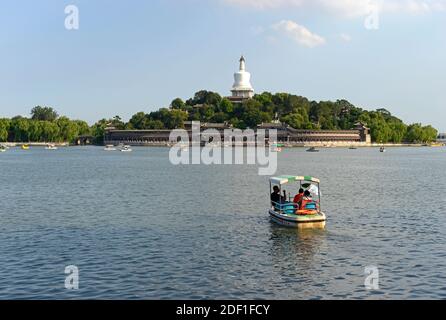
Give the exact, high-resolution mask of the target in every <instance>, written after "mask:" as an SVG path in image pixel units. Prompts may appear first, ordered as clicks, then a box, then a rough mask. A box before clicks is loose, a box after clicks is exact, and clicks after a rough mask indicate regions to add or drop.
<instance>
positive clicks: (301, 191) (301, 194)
mask: <svg viewBox="0 0 446 320" xmlns="http://www.w3.org/2000/svg"><path fill="white" fill-rule="evenodd" d="M303 197H304V189H302V188H300V189H299V193H298V194H296V196H295V197H294V200H293V202H294V203H296V204H299V203H300V202H301V201H302V199H303Z"/></svg>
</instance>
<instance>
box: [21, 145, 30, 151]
mask: <svg viewBox="0 0 446 320" xmlns="http://www.w3.org/2000/svg"><path fill="white" fill-rule="evenodd" d="M21 148H22V150H29V145H28V144H22V147H21Z"/></svg>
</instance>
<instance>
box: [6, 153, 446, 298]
mask: <svg viewBox="0 0 446 320" xmlns="http://www.w3.org/2000/svg"><path fill="white" fill-rule="evenodd" d="M168 152H169V150H168V149H167V148H135V149H134V152H133V153H128V154H126V153H121V152H104V151H103V150H102V148H99V147H85V148H67V149H60V150H58V151H46V150H44V149H43V148H32V149H31V150H29V151H22V150H19V149H18V148H15V149H11V150H9V151H8V152H6V153H2V154H0V177H1V183H0V195H1V198H0V221H1V222H0V244H1V245H0V299H6V298H10V299H52V298H54V299H66V298H68V299H90V298H95V299H97V298H103V299H118V298H121V299H159V298H162V299H202V298H207V299H324V298H325V299H328V298H333V299H345V298H353V299H392V298H409V299H420V298H436V299H445V298H446V252H445V249H446V236H445V226H446V194H445V191H446V149H444V148H396V149H388V152H387V153H385V154H382V153H379V151H378V150H377V149H372V148H370V149H368V148H367V149H359V150H347V149H324V150H321V152H320V153H317V154H316V153H306V152H305V150H304V149H285V150H284V151H283V152H282V153H280V154H279V169H278V172H277V174H296V175H299V174H305V175H313V176H316V177H318V178H320V179H321V183H322V184H321V189H322V196H323V197H322V201H323V202H322V205H323V209H324V211H325V212H326V214H327V216H328V222H327V227H326V229H325V230H307V231H297V230H293V229H286V228H282V227H279V226H276V225H274V224H272V223H271V222H270V220H269V217H268V215H267V207H268V205H269V199H268V197H269V184H268V177H262V176H259V175H258V174H257V170H258V168H257V167H255V166H204V165H194V166H193V165H191V166H173V165H171V164H170V162H169V160H168ZM290 191H291V190H290ZM296 191H297V190H296ZM68 265H76V266H77V267H78V268H79V272H80V274H79V285H80V288H79V290H77V291H69V290H67V289H65V288H64V281H65V277H66V275H65V274H64V269H65V267H66V266H68ZM367 266H377V267H378V268H379V286H380V289H379V290H372V291H369V290H367V289H366V288H365V286H364V280H365V274H364V268H365V267H367Z"/></svg>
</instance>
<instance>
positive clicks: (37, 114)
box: [31, 106, 59, 121]
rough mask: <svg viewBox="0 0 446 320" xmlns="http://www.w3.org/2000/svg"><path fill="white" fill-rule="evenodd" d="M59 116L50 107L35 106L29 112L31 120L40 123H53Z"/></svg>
mask: <svg viewBox="0 0 446 320" xmlns="http://www.w3.org/2000/svg"><path fill="white" fill-rule="evenodd" d="M58 116H59V115H58V114H57V112H56V111H55V110H54V109H53V108H50V107H41V106H37V107H34V108H33V109H32V110H31V119H32V120H40V121H54V120H56V119H57V117H58Z"/></svg>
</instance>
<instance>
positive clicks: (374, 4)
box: [221, 0, 446, 17]
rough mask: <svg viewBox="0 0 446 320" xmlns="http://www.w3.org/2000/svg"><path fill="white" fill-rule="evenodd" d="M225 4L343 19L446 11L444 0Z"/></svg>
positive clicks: (235, 0)
mask: <svg viewBox="0 0 446 320" xmlns="http://www.w3.org/2000/svg"><path fill="white" fill-rule="evenodd" d="M221 1H223V2H224V3H226V4H229V5H235V6H243V7H251V8H255V9H259V10H264V9H274V8H293V7H294V8H307V9H315V10H322V11H325V12H328V13H331V14H336V15H340V16H344V17H359V16H365V15H368V14H370V13H372V12H374V11H375V10H376V9H378V10H380V11H381V12H391V13H412V14H419V13H428V12H433V11H446V0H221Z"/></svg>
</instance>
